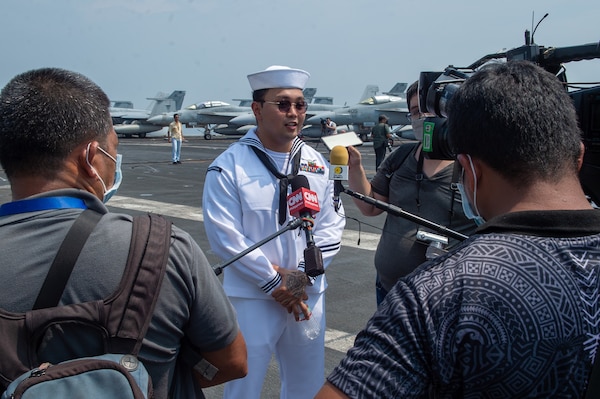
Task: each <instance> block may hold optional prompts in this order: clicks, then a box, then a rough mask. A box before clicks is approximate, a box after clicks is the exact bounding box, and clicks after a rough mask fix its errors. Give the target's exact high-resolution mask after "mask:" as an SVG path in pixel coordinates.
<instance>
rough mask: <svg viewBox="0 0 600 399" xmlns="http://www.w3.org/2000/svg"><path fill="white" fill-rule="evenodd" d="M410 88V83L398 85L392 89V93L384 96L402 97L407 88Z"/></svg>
mask: <svg viewBox="0 0 600 399" xmlns="http://www.w3.org/2000/svg"><path fill="white" fill-rule="evenodd" d="M407 87H408V83H396V84H395V85H394V87H392V88H391V89H390V91H388V92H385V93H383V94H387V95H389V96H396V97H400V96H402V94H404V93H405V92H406V88H407Z"/></svg>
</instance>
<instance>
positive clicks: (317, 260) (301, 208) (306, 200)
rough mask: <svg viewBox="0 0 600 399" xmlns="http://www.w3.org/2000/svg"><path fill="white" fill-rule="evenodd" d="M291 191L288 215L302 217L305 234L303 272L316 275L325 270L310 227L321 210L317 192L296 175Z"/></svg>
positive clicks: (301, 177) (319, 249)
mask: <svg viewBox="0 0 600 399" xmlns="http://www.w3.org/2000/svg"><path fill="white" fill-rule="evenodd" d="M291 183H292V193H291V194H290V195H289V196H288V199H287V202H288V208H289V210H290V215H292V216H293V217H296V218H301V219H302V229H303V230H304V232H305V234H306V249H305V250H304V272H305V273H306V274H307V275H309V276H310V277H317V276H319V275H321V274H323V273H324V272H325V268H324V267H323V254H322V253H321V248H319V247H317V246H316V245H315V240H314V238H313V233H312V228H313V226H314V220H313V217H314V216H315V215H316V214H317V213H318V212H319V211H320V210H321V208H320V207H319V198H318V197H317V193H315V192H314V191H311V190H310V185H309V183H308V179H307V178H306V176H303V175H298V176H296V177H294V178H293V179H292V182H291Z"/></svg>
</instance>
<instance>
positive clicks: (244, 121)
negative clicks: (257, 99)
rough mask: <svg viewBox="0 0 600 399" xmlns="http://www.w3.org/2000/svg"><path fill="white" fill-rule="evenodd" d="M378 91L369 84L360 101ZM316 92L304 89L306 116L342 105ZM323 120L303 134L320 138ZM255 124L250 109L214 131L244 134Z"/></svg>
mask: <svg viewBox="0 0 600 399" xmlns="http://www.w3.org/2000/svg"><path fill="white" fill-rule="evenodd" d="M394 87H396V86H394ZM378 91H379V87H378V86H377V85H371V84H370V85H367V86H366V87H365V90H364V91H363V94H362V95H361V97H360V99H359V101H362V100H365V99H367V98H369V97H371V96H374V95H375V94H377V92H378ZM316 92H317V89H308V88H307V89H304V98H305V99H306V101H307V102H308V103H309V104H308V108H307V110H306V118H310V117H312V116H315V115H319V114H321V113H323V112H328V111H334V110H337V109H339V108H340V107H341V105H335V104H333V97H316V96H314V95H315V94H316ZM325 119H326V118H323V119H322V121H325ZM322 121H320V122H319V124H318V125H313V126H307V124H306V122H305V126H304V128H303V130H302V136H303V137H309V138H320V137H321V136H322V135H323V130H322V128H321V123H322ZM254 125H256V118H255V117H254V113H253V112H252V111H249V112H247V113H245V114H243V115H240V116H236V117H235V118H233V119H231V120H230V121H229V122H228V124H227V126H226V127H219V126H217V127H216V128H214V129H213V131H214V132H216V133H219V134H225V135H227V134H243V133H242V132H244V133H245V132H247V131H248V129H249V128H250V127H252V126H254ZM340 129H341V130H346V127H343V126H341V127H340Z"/></svg>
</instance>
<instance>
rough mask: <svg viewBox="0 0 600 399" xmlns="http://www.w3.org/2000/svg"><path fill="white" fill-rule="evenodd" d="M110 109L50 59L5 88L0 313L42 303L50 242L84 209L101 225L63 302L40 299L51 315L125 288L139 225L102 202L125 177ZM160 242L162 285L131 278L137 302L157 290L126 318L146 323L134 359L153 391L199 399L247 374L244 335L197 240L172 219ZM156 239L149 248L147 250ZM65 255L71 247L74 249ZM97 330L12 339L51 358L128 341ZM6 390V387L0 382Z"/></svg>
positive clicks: (0, 127) (0, 140)
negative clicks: (8, 197) (145, 308)
mask: <svg viewBox="0 0 600 399" xmlns="http://www.w3.org/2000/svg"><path fill="white" fill-rule="evenodd" d="M108 108H109V99H108V97H107V96H106V94H105V93H104V92H103V91H102V90H101V89H100V88H99V87H98V86H97V85H96V84H94V83H93V82H91V81H90V80H89V79H87V78H86V77H84V76H82V75H80V74H78V73H74V72H70V71H66V70H62V69H57V68H43V69H38V70H33V71H29V72H25V73H23V74H20V75H18V76H16V77H15V78H13V79H12V80H11V81H10V82H9V83H8V84H7V85H6V87H4V89H3V90H2V92H1V93H0V164H1V165H2V167H3V169H4V171H5V173H6V176H7V177H8V180H9V181H10V184H11V190H12V198H13V202H10V203H7V204H3V205H2V206H1V207H0V243H1V244H0V251H1V252H2V254H3V256H2V264H1V266H0V267H1V271H2V276H3V277H2V281H0V292H2V295H1V296H0V316H4V315H6V314H7V313H6V312H12V314H14V315H21V314H23V313H25V312H30V311H31V310H32V309H38V308H40V306H38V302H42V305H43V302H44V300H40V297H41V295H38V293H40V292H41V291H43V286H45V285H46V284H45V283H44V282H45V281H46V282H47V281H48V280H46V279H47V276H49V275H50V274H52V273H49V270H50V269H51V265H53V260H56V259H57V258H59V256H58V255H57V249H58V248H59V247H60V250H62V249H63V247H66V248H67V249H68V248H69V245H72V243H73V242H76V241H78V239H79V238H80V237H78V235H77V234H75V235H74V236H73V235H69V233H68V232H72V230H73V228H74V227H73V228H72V226H74V225H75V223H74V221H76V220H79V219H80V217H82V216H83V214H84V213H86V214H91V215H92V218H95V221H94V223H96V224H95V226H93V228H91V229H89V230H90V233H89V237H88V238H87V240H85V239H84V240H82V241H83V243H82V245H81V247H80V248H78V249H77V250H78V251H80V252H79V255H78V256H76V257H75V259H76V261H74V265H73V267H72V271H71V274H70V277H68V275H67V279H65V287H64V290H63V291H62V292H59V296H58V299H57V302H58V303H57V305H58V308H54V307H53V306H55V305H56V304H54V305H52V304H51V306H41V308H42V310H46V311H48V312H50V313H52V312H54V310H53V309H62V308H68V307H69V306H75V307H76V306H77V305H73V304H81V303H87V302H90V301H98V300H103V299H105V298H113V296H116V298H120V297H121V296H119V295H117V294H118V293H119V292H120V291H121V287H122V285H123V283H122V276H124V275H125V274H126V272H127V270H126V264H127V265H129V263H130V262H128V257H130V256H131V253H132V251H130V247H129V242H130V241H131V242H132V243H136V242H137V241H139V240H138V238H137V237H136V236H135V235H134V236H133V237H132V234H133V233H132V231H138V230H133V229H134V228H135V224H134V223H133V218H132V217H131V216H129V215H125V214H115V213H109V212H108V209H107V208H106V207H105V205H104V204H103V203H106V201H108V199H109V198H110V197H111V196H112V195H113V194H114V193H115V192H116V189H117V188H118V187H119V184H120V182H121V170H120V165H121V155H120V154H118V153H117V144H118V139H117V135H116V133H115V131H114V129H113V127H112V123H111V119H110V113H109V110H108ZM94 215H95V216H94ZM167 226H170V223H168V224H167ZM151 228H152V225H151ZM70 229H71V230H70ZM166 231H167V233H166V234H168V230H166ZM65 236H67V239H65ZM165 241H166V243H167V244H166V245H165V247H167V248H168V249H167V250H168V254H164V258H165V263H166V266H165V268H166V271H165V272H164V274H163V275H161V277H162V282H160V284H159V285H157V286H156V287H154V289H153V288H152V287H150V289H147V290H146V291H143V292H133V291H135V288H136V287H138V285H134V290H133V291H132V292H133V294H135V296H136V298H137V299H139V300H140V301H141V302H143V301H145V300H146V299H147V298H148V297H156V303H155V304H153V305H152V308H153V312H152V313H151V319H148V320H147V322H144V320H143V319H142V320H141V323H142V324H140V325H138V326H137V327H136V326H134V327H133V330H136V328H137V329H138V330H143V329H145V328H146V326H145V325H143V324H144V323H149V325H148V326H147V332H146V334H145V336H143V343H142V341H141V339H140V340H139V341H140V344H141V348H139V354H138V359H139V360H140V362H141V364H142V365H143V366H144V367H145V368H146V369H147V370H148V374H149V375H150V377H151V380H152V385H153V387H154V388H153V391H154V397H155V398H166V397H171V398H191V397H200V398H202V397H204V396H203V394H202V392H201V387H207V386H212V385H216V384H220V383H223V382H225V381H229V380H231V379H235V378H241V377H243V376H245V375H246V373H247V363H246V347H245V342H244V339H243V337H242V335H241V333H240V331H239V327H238V325H237V321H236V316H235V312H234V310H233V308H232V306H231V304H230V303H229V301H228V299H227V297H226V295H225V294H224V292H223V289H222V286H221V284H220V282H219V280H218V278H217V277H216V275H215V273H214V272H213V270H212V268H211V267H210V265H209V264H208V262H207V260H206V258H205V256H204V254H203V252H202V250H201V249H200V247H199V246H198V245H197V244H196V243H195V242H194V241H193V239H192V238H191V236H190V235H189V234H187V233H186V232H184V231H183V230H181V229H178V228H177V227H175V226H173V227H172V229H171V233H170V236H167V237H166V240H165ZM61 243H62V244H61ZM142 244H143V243H142ZM152 247H153V245H148V248H147V250H151V249H153V248H152ZM60 250H59V251H60ZM71 252H72V251H71ZM163 252H164V251H163ZM66 253H67V255H72V254H70V253H69V250H67V251H66ZM155 273H158V271H156V272H155ZM150 274H152V270H150ZM163 276H164V277H163ZM138 279H139V277H138ZM124 280H125V277H123V281H124ZM159 281H160V279H159ZM136 284H137V282H136ZM50 285H52V284H50ZM113 294H114V295H113ZM133 294H132V295H133ZM117 301H118V300H115V301H114V302H115V303H116V302H117ZM104 304H105V305H103V306H106V307H107V309H108V308H110V306H114V303H113V301H112V299H109V300H108V301H107V300H105V301H104ZM101 306H102V305H101ZM44 308H48V309H44ZM137 308H138V307H137V306H136V304H133V305H130V306H128V307H127V310H128V311H131V310H132V309H133V311H134V316H135V310H136V309H137ZM105 318H106V319H109V320H107V321H106V324H110V323H111V322H112V321H113V319H117V320H118V319H123V320H122V321H121V323H122V324H128V323H130V322H131V320H132V317H130V315H129V314H127V315H119V314H113V313H108V315H106V317H105ZM28 322H29V321H28ZM2 323H4V320H2ZM2 325H4V324H2ZM103 328H104V327H102V328H98V327H97V326H95V325H93V326H84V325H80V324H77V323H73V324H72V326H66V325H65V326H64V327H61V328H60V329H59V330H53V331H52V333H51V334H50V333H48V332H45V335H43V336H42V337H41V339H38V340H37V341H35V340H29V341H28V339H29V338H31V337H28V336H25V335H23V336H19V337H18V339H19V343H20V344H24V345H31V346H34V347H32V348H25V349H24V350H25V351H26V353H28V354H29V355H31V356H33V358H35V359H37V360H38V361H39V362H40V363H41V362H51V363H55V362H56V359H59V360H60V361H63V360H69V359H73V358H80V357H83V356H95V355H99V354H101V352H102V349H104V350H105V351H107V350H111V351H112V350H116V351H119V348H120V347H121V344H122V343H123V342H125V341H127V339H129V338H130V337H109V338H111V340H110V344H108V345H109V346H108V347H107V348H103V347H102V345H103V344H105V343H104V342H100V343H98V342H96V341H95V336H94V332H93V331H96V330H102V329H103ZM1 331H3V332H5V333H6V330H4V329H3V330H1ZM109 333H110V329H109ZM38 338H40V337H38ZM35 345H37V346H35ZM1 346H2V344H0V347H1ZM99 347H101V348H99ZM10 349H11V348H8V349H7V348H2V349H1V350H2V351H9V350H10ZM16 350H17V349H16V348H15V351H16ZM18 350H20V351H21V350H23V348H21V347H19V348H18ZM136 351H137V350H136ZM98 352H100V353H98ZM16 357H17V356H15V358H16ZM18 357H19V358H23V356H20V355H19V356H18ZM26 357H27V356H25V358H26ZM7 359H8V356H3V359H2V361H0V374H1V375H2V377H4V378H3V380H4V381H3V384H6V382H5V378H6V375H10V373H11V372H12V370H11V368H12V367H13V366H14V368H17V367H23V365H16V364H15V365H13V364H10V362H9V361H8V360H7ZM48 359H52V360H48ZM129 360H131V359H129ZM127 365H129V366H130V365H131V361H128V364H127ZM25 367H38V364H32V365H25ZM50 367H52V366H50ZM11 379H12V377H11ZM5 388H6V386H5V385H2V386H1V387H0V390H4V389H5ZM90 396H91V394H90ZM123 397H124V396H123Z"/></svg>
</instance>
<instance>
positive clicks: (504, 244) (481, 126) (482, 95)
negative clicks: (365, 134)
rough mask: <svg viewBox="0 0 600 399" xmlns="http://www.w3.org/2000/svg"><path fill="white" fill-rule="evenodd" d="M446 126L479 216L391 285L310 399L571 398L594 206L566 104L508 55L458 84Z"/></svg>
mask: <svg viewBox="0 0 600 399" xmlns="http://www.w3.org/2000/svg"><path fill="white" fill-rule="evenodd" d="M448 122H449V126H448V132H449V136H450V143H451V144H452V146H453V149H454V152H455V153H456V154H458V155H457V159H458V161H459V162H460V164H461V165H462V167H463V171H464V172H463V175H462V178H461V183H460V185H459V189H460V191H461V193H462V198H463V205H464V206H465V209H466V213H467V214H472V215H474V216H475V217H478V218H480V219H482V220H483V219H485V220H487V222H486V223H485V224H483V225H482V226H480V227H479V228H478V230H477V232H476V234H474V235H472V236H471V237H470V238H468V239H467V240H465V241H463V242H462V243H461V244H459V245H457V247H456V248H455V249H454V250H453V251H451V252H450V253H449V254H447V255H445V256H443V257H439V258H437V259H436V260H433V261H431V262H428V263H426V264H424V265H422V266H421V267H419V268H418V269H417V270H415V271H414V272H413V273H411V274H410V275H409V276H407V277H405V278H402V279H401V280H400V281H399V282H398V283H397V284H396V285H395V286H394V288H393V289H392V290H391V291H390V292H389V294H388V296H387V297H386V299H385V301H384V302H383V303H382V304H381V306H380V307H379V309H378V310H377V313H376V314H375V315H374V316H373V317H372V318H371V320H370V321H369V322H368V324H367V326H366V327H365V329H364V330H363V331H362V332H361V333H359V334H358V336H357V338H356V341H355V343H354V347H353V348H352V349H350V350H349V351H348V352H347V355H346V358H345V359H343V360H342V361H341V363H340V364H339V365H338V366H337V367H336V369H334V371H333V372H332V373H331V374H330V375H329V376H328V377H327V379H328V382H327V383H326V386H325V387H324V388H323V389H322V390H321V391H320V393H319V394H317V396H316V398H319V399H321V398H346V397H353V398H358V397H361V398H362V397H373V398H374V397H377V398H391V397H395V398H399V397H402V398H422V397H436V398H449V397H470V398H493V397H503V398H533V397H535V398H557V397H563V398H583V397H584V393H585V390H586V388H587V387H588V384H589V383H590V374H591V373H590V371H591V370H592V364H593V363H594V366H596V367H598V365H597V363H598V361H599V360H598V358H597V359H596V361H595V362H594V360H593V359H594V356H595V354H596V353H597V351H598V349H599V348H598V336H599V335H600V325H599V324H598V322H597V321H598V317H597V316H595V315H598V314H599V313H600V301H598V295H597V289H598V281H600V276H599V274H600V212H599V211H597V210H594V209H593V208H592V207H591V205H590V203H589V202H588V200H587V198H586V196H585V194H584V191H583V189H582V188H581V184H580V181H579V177H578V170H579V168H580V167H581V164H582V160H583V154H584V146H583V144H582V142H581V136H580V134H581V132H580V129H579V127H578V120H577V116H576V113H575V108H574V106H573V102H572V101H571V98H570V97H569V95H568V93H567V92H566V91H565V90H564V88H563V86H562V84H561V82H560V81H559V80H558V79H557V78H556V77H555V76H554V75H553V74H551V73H549V72H547V71H545V70H544V69H542V68H540V67H538V66H536V65H535V64H533V63H531V62H529V61H508V62H507V63H504V64H498V63H497V64H491V65H489V66H486V67H484V68H482V69H481V70H479V71H478V72H476V73H475V74H474V75H473V76H472V77H470V78H469V79H467V80H466V81H465V82H464V83H463V84H462V85H461V86H460V88H459V89H458V90H457V91H456V94H454V96H453V98H452V100H451V101H450V102H449V113H448ZM596 357H597V356H596ZM365 370H368V372H367V373H365ZM517 381H518V383H517ZM586 397H587V396H586ZM596 397H597V396H596Z"/></svg>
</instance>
